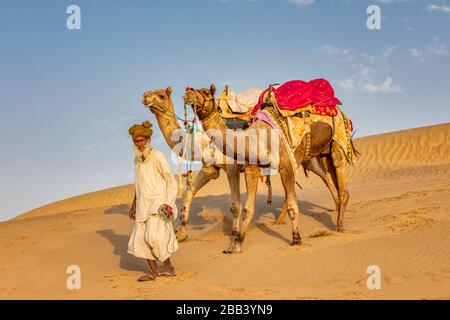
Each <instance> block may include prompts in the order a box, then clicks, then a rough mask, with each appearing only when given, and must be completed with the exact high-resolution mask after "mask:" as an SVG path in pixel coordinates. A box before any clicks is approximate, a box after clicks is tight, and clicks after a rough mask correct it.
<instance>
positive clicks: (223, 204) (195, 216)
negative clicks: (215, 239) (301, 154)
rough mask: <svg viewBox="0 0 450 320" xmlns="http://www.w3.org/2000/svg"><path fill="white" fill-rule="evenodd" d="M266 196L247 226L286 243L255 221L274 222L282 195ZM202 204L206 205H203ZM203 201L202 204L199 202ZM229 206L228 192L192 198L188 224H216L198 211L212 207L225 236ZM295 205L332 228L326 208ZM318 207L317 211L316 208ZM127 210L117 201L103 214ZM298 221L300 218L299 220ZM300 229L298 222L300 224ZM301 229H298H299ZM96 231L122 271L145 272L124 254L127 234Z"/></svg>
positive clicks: (228, 229)
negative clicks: (218, 214) (219, 213)
mask: <svg viewBox="0 0 450 320" xmlns="http://www.w3.org/2000/svg"><path fill="white" fill-rule="evenodd" d="M266 200H267V197H266V195H258V196H257V197H256V201H255V214H254V216H253V219H252V222H251V224H250V225H251V226H255V227H257V228H258V229H259V230H261V231H262V232H264V233H266V234H267V235H269V236H271V237H276V238H278V239H280V240H282V241H284V242H286V243H290V242H291V239H290V237H289V238H287V237H285V236H284V235H282V234H280V233H279V232H277V231H276V230H274V229H273V228H271V227H270V223H269V224H267V223H260V222H259V223H258V220H259V219H260V218H261V217H262V216H265V218H266V219H267V218H268V217H270V215H272V216H273V220H272V222H273V223H274V222H275V219H276V218H277V217H278V216H279V215H280V213H281V207H282V206H283V203H284V197H282V196H273V199H272V200H273V201H272V203H273V204H272V206H269V205H267V204H266ZM241 201H242V202H244V201H245V194H242V196H241ZM205 203H206V204H207V205H205ZM202 204H203V205H202ZM181 205H182V203H181V200H180V199H178V200H177V207H178V208H181ZM229 207H230V197H229V196H228V195H221V196H205V197H198V198H195V199H194V201H193V203H192V206H191V213H190V216H189V226H190V228H192V229H195V230H202V229H206V228H208V227H210V226H211V225H212V224H214V223H217V220H214V219H206V218H205V217H204V216H203V215H202V214H201V213H202V212H203V211H206V212H207V211H210V210H212V209H217V208H219V209H220V210H221V211H222V213H223V223H222V224H221V225H222V232H223V234H225V235H229V234H230V233H231V221H232V218H231V213H230V212H229ZM299 208H300V213H301V215H304V216H308V217H311V218H313V219H315V220H316V221H318V222H319V223H321V224H322V225H323V226H324V227H326V228H328V229H330V230H335V228H336V225H335V223H334V222H333V220H332V217H331V215H330V213H329V209H328V208H325V207H321V206H318V205H316V204H314V203H311V202H308V201H299ZM318 209H319V210H318ZM129 210H130V205H129V204H121V205H117V206H113V207H111V208H109V209H107V210H105V214H122V215H128V212H129ZM285 223H290V222H289V217H288V216H286V219H285ZM300 223H301V220H300ZM300 228H301V225H300ZM300 231H301V229H300ZM97 233H98V234H100V235H101V236H103V237H104V238H106V239H107V240H108V241H109V242H110V243H111V244H112V245H113V247H114V254H115V255H118V256H120V267H121V268H122V269H125V270H130V271H145V270H147V268H148V267H147V265H146V263H145V261H144V260H143V259H135V258H133V256H131V255H130V254H129V253H127V247H128V240H129V237H130V236H129V235H119V234H116V233H115V231H114V230H111V229H109V230H100V231H97Z"/></svg>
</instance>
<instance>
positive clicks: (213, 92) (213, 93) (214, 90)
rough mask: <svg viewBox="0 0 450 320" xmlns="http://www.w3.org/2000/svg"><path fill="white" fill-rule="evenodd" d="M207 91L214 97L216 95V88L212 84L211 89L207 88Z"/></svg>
mask: <svg viewBox="0 0 450 320" xmlns="http://www.w3.org/2000/svg"><path fill="white" fill-rule="evenodd" d="M209 91H211V94H212V95H213V96H214V95H215V94H216V86H215V85H214V83H213V84H212V85H211V87H210V88H209Z"/></svg>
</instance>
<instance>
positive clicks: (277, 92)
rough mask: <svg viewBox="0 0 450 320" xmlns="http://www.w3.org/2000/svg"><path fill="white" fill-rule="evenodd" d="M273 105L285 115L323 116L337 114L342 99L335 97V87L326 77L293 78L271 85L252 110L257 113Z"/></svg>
mask: <svg viewBox="0 0 450 320" xmlns="http://www.w3.org/2000/svg"><path fill="white" fill-rule="evenodd" d="M268 105H272V106H274V107H275V108H277V109H278V111H279V112H280V114H281V115H282V116H283V117H286V118H287V117H291V116H295V115H296V114H298V113H305V112H307V113H311V114H316V115H322V116H336V115H337V114H338V113H339V111H338V109H337V106H338V105H341V101H340V100H339V99H338V98H336V97H334V89H333V87H332V86H331V84H330V83H329V82H328V81H327V80H325V79H316V80H312V81H309V82H305V81H302V80H293V81H289V82H286V83H284V84H282V85H281V86H270V87H269V88H268V89H266V90H265V91H264V92H263V93H262V94H261V95H260V97H259V99H258V103H257V104H256V105H255V107H254V108H253V110H252V114H253V115H255V114H256V113H257V112H258V111H259V110H261V109H263V108H264V107H266V106H268Z"/></svg>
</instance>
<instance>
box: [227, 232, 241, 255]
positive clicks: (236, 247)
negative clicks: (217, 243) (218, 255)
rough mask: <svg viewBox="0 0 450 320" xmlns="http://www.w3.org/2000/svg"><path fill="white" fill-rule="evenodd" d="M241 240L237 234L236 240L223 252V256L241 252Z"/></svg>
mask: <svg viewBox="0 0 450 320" xmlns="http://www.w3.org/2000/svg"><path fill="white" fill-rule="evenodd" d="M241 245H242V240H241V238H240V237H239V234H238V235H237V236H236V238H235V239H234V240H233V241H232V242H231V244H230V247H229V248H228V249H226V250H224V251H223V253H224V254H237V253H241V252H242V246H241Z"/></svg>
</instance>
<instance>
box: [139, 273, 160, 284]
mask: <svg viewBox="0 0 450 320" xmlns="http://www.w3.org/2000/svg"><path fill="white" fill-rule="evenodd" d="M155 280H156V277H155V276H154V275H152V274H146V275H144V276H142V277H140V278H139V279H138V281H139V282H144V281H155Z"/></svg>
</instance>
